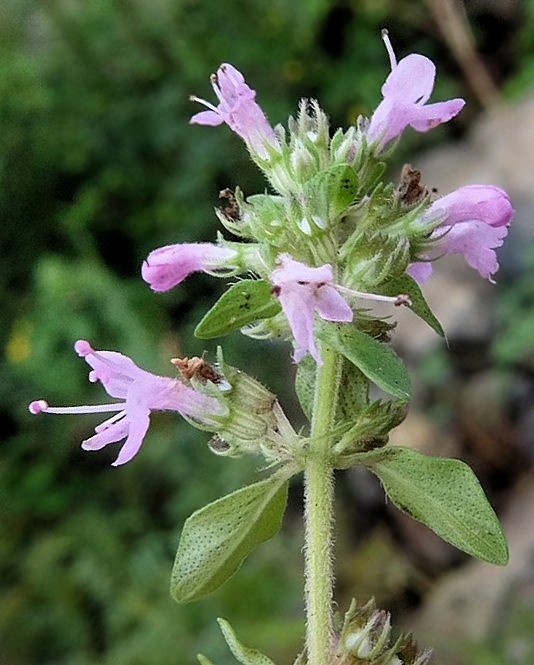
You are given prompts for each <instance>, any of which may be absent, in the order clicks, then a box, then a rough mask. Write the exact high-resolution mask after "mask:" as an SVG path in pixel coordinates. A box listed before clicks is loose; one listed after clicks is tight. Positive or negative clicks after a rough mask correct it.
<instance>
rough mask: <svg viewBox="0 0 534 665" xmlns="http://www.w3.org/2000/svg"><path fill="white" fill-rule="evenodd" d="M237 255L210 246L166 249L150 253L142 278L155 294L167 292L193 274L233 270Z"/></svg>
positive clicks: (200, 243)
mask: <svg viewBox="0 0 534 665" xmlns="http://www.w3.org/2000/svg"><path fill="white" fill-rule="evenodd" d="M236 256H237V252H236V251H235V250H233V249H229V248H228V247H222V246H221V245H215V244H213V243H210V242H196V243H179V244H176V245H166V246H165V247H160V248H159V249H155V250H154V251H152V252H150V254H149V255H148V256H147V258H146V260H145V261H144V262H143V266H142V268H141V275H142V277H143V279H144V280H145V282H147V283H148V284H150V287H151V288H152V290H153V291H159V292H162V291H168V290H169V289H171V288H172V287H173V286H176V285H177V284H179V283H180V282H182V281H183V280H184V279H185V278H186V277H187V276H188V275H190V274H191V273H193V272H198V271H202V272H213V271H217V270H221V269H225V268H233V267H235V266H233V265H232V260H233V259H234V258H235V257H236Z"/></svg>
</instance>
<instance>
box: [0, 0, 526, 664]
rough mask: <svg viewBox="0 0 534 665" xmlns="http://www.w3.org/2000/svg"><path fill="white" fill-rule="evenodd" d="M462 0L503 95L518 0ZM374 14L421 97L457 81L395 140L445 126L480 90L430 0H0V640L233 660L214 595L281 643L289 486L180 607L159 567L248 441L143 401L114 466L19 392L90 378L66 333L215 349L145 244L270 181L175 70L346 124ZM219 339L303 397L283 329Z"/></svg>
mask: <svg viewBox="0 0 534 665" xmlns="http://www.w3.org/2000/svg"><path fill="white" fill-rule="evenodd" d="M416 5H418V6H417V7H416ZM469 9H470V16H471V19H472V22H473V25H474V29H475V34H476V38H477V43H478V45H479V48H480V50H481V52H482V54H483V56H484V57H486V59H487V62H488V64H489V66H490V68H491V71H492V74H493V75H494V78H495V79H496V80H497V81H498V83H499V85H500V86H501V87H502V89H503V90H504V91H505V94H509V95H510V96H518V95H521V93H522V91H523V90H524V88H525V86H526V85H527V83H528V81H529V80H531V79H532V72H533V71H534V45H533V42H532V34H533V31H532V29H531V28H532V25H533V22H534V3H533V2H532V0H529V1H527V2H524V3H522V4H521V3H518V4H517V8H516V10H514V11H513V12H512V13H511V14H510V15H509V16H508V18H503V17H502V16H500V15H499V14H498V12H497V13H495V11H494V7H493V4H492V3H490V2H488V3H484V2H478V3H473V7H470V8H469ZM384 25H387V26H388V27H389V29H390V32H391V34H392V37H393V41H394V44H395V46H396V48H397V51H398V53H400V54H404V53H406V52H409V51H410V52H411V51H421V52H424V53H425V54H427V55H429V56H431V57H433V58H434V59H435V60H436V61H437V62H438V63H439V70H440V77H439V79H438V85H437V89H436V92H435V96H436V99H438V98H443V97H446V96H447V95H449V96H460V95H461V96H466V97H467V98H468V99H470V101H471V102H472V103H471V110H470V111H468V112H466V113H465V114H463V115H462V117H461V120H460V122H459V123H455V124H454V126H453V125H451V126H447V127H444V128H440V129H438V130H435V131H434V132H433V133H432V134H430V135H428V136H424V137H423V136H422V135H415V133H410V134H409V135H407V136H406V141H405V142H404V144H403V150H404V151H405V152H404V154H406V153H407V151H413V150H416V149H417V147H418V146H420V145H423V144H424V145H425V146H429V145H431V144H432V143H437V142H440V141H443V140H447V139H449V140H452V139H456V138H458V136H457V135H458V134H461V133H462V132H463V131H464V130H465V129H466V128H467V127H468V126H469V124H470V122H471V121H472V120H473V119H474V118H475V117H476V114H477V112H478V107H477V102H476V100H474V99H473V98H472V95H471V93H470V90H469V88H468V86H467V84H466V83H465V81H464V79H463V77H462V76H461V75H460V73H459V70H458V68H457V66H456V64H455V62H454V60H453V58H452V57H451V55H450V53H449V51H448V49H447V48H446V46H445V45H444V42H443V39H442V38H441V36H440V35H439V33H438V31H437V28H436V26H435V25H434V23H433V21H432V18H431V16H430V14H429V11H428V9H427V6H426V5H425V4H424V3H416V2H412V1H411V0H380V1H371V0H369V1H366V0H361V1H359V2H357V1H353V2H348V1H347V2H328V1H327V0H309V1H306V2H301V3H287V2H284V1H282V0H270V1H269V2H267V1H266V0H225V1H224V2H200V1H198V0H152V1H151V2H147V1H145V0H91V2H86V1H85V0H63V1H62V0H46V1H44V2H40V3H35V2H32V1H31V0H4V2H3V3H2V5H1V7H0V100H1V103H0V127H1V132H0V216H1V219H2V230H1V232H0V240H1V244H2V265H1V270H0V307H1V310H2V312H3V322H4V325H3V326H2V328H1V330H0V348H2V349H3V357H2V361H1V365H0V398H1V425H0V427H1V430H2V449H1V451H2V452H1V457H0V488H1V489H0V491H1V493H2V497H1V511H2V519H1V522H0V585H1V587H2V601H1V603H0V661H1V662H3V663H6V664H8V665H30V664H32V665H33V664H36V663H39V664H43V665H44V664H52V663H53V664H54V665H62V664H67V663H68V664H69V665H89V664H92V665H94V664H95V663H98V664H101V665H112V664H113V665H117V664H119V665H137V664H138V663H139V664H141V663H142V664H143V665H167V663H168V664H169V665H171V664H172V665H181V664H182V663H183V664H185V663H187V662H192V658H193V656H194V654H195V653H196V651H198V650H200V649H202V651H204V652H206V653H209V654H210V656H211V657H212V658H213V659H214V660H215V661H216V662H217V663H220V664H224V663H229V662H230V660H229V656H228V655H227V653H226V651H225V649H224V647H223V645H222V640H221V639H220V638H219V634H218V629H217V627H216V624H215V622H214V618H215V616H225V617H228V618H229V619H231V620H232V623H233V624H234V625H236V626H237V627H238V628H239V632H240V635H243V638H244V639H245V638H246V641H249V642H251V643H255V644H256V645H257V646H258V647H260V648H263V649H265V650H266V651H268V652H269V653H270V654H271V655H272V656H273V657H274V658H276V657H277V656H278V657H280V658H282V659H284V658H285V660H288V659H289V655H288V654H290V653H294V652H296V650H297V649H298V645H299V640H300V632H301V629H302V626H301V625H300V612H301V594H302V591H301V588H300V580H299V575H300V565H301V562H300V551H299V550H300V547H301V540H300V522H299V517H298V509H299V506H298V504H299V489H298V487H297V488H295V489H294V490H293V496H292V505H293V506H294V510H293V511H292V512H290V514H289V518H288V519H287V524H286V530H285V534H284V536H283V537H282V538H278V539H276V540H275V541H273V542H272V543H271V544H270V545H269V546H267V547H263V548H261V549H260V550H259V551H258V552H257V553H256V554H255V556H254V557H253V558H252V559H251V560H250V561H249V562H247V563H246V565H245V566H244V568H243V570H242V571H241V573H240V575H239V576H237V577H236V578H234V579H233V580H232V581H231V582H230V583H229V584H228V585H226V586H225V587H223V588H222V589H221V590H220V591H219V592H217V593H216V594H214V595H213V596H212V597H211V598H209V599H207V600H204V601H201V602H199V603H197V604H193V605H190V606H189V605H188V606H181V607H179V606H177V605H175V604H174V603H173V601H172V600H171V599H170V595H169V592H168V587H169V578H170V570H171V565H172V558H173V555H174V550H175V548H176V544H177V540H178V534H179V530H180V528H181V525H182V523H183V521H184V520H185V518H186V517H187V516H188V515H189V514H190V513H191V512H192V511H193V510H195V509H196V508H198V507H200V506H201V505H203V504H204V503H207V502H208V501H210V500H212V499H214V498H215V497H217V496H218V495H219V494H221V493H223V492H225V491H228V490H229V489H233V488H237V487H239V486H240V485H241V484H243V483H244V482H246V481H248V480H250V479H251V478H252V477H253V474H254V473H255V471H257V469H256V468H255V466H254V463H253V462H251V461H250V460H245V459H243V460H236V461H227V460H221V459H219V458H216V457H214V456H213V455H211V454H210V453H209V451H208V449H207V447H206V445H205V443H206V437H205V436H203V435H202V434H199V433H198V432H196V431H194V430H191V429H190V428H188V427H187V426H185V425H184V424H182V423H180V422H177V421H176V420H175V419H174V418H172V417H170V416H166V415H164V414H161V415H159V416H158V417H157V418H155V419H154V420H155V421H156V422H155V426H154V427H152V428H151V430H150V434H149V436H148V439H147V442H146V444H145V446H144V447H143V451H142V453H141V455H140V456H139V457H138V458H136V460H135V461H134V462H132V463H131V464H129V465H128V466H127V467H125V468H121V469H111V468H109V467H108V464H109V463H110V462H111V461H112V459H113V455H114V453H113V451H109V452H108V451H101V452H100V453H98V454H95V455H91V454H88V453H82V452H81V451H80V450H79V445H78V444H79V441H80V440H81V439H82V438H84V437H85V436H86V435H87V433H88V432H89V431H90V429H91V427H92V426H93V421H92V419H91V418H90V417H87V418H79V417H74V418H52V417H50V418H48V417H42V418H39V419H31V417H30V416H29V415H28V413H27V411H26V404H27V402H28V401H29V400H30V399H33V398H37V397H41V396H43V397H46V398H47V399H48V400H49V401H50V402H51V403H57V404H62V403H69V404H71V403H72V404H75V403H90V402H91V401H95V402H96V401H98V400H99V398H100V397H101V391H99V390H98V388H96V387H95V388H94V389H93V388H92V387H91V386H90V385H89V384H88V383H87V380H86V369H85V366H84V364H83V362H81V361H80V360H79V359H78V358H76V356H75V354H74V353H73V352H72V351H71V348H72V342H73V341H74V340H75V339H77V338H79V337H84V338H88V339H90V340H91V341H92V342H93V343H94V344H95V346H97V347H100V348H117V349H120V350H122V351H123V352H124V353H127V354H129V355H131V356H133V357H134V358H135V359H136V360H137V361H138V362H139V364H141V365H144V366H145V367H147V369H151V370H153V371H158V372H166V371H168V368H170V366H169V365H168V359H169V358H170V357H173V356H176V355H193V354H199V353H201V352H202V350H203V349H204V348H208V350H210V351H213V350H214V348H215V345H214V344H212V343H208V344H205V343H204V342H200V341H198V340H195V339H194V338H193V337H192V334H191V331H192V328H193V327H194V324H195V323H196V322H197V321H198V319H199V318H200V315H201V314H202V313H203V312H204V311H205V310H206V309H207V307H208V305H209V303H211V302H213V300H214V298H215V296H216V295H217V294H218V293H219V290H220V284H219V283H218V282H216V280H212V279H210V278H206V277H203V276H195V277H194V278H192V279H190V280H189V281H188V283H187V286H186V287H185V288H179V289H176V290H174V291H172V292H171V293H170V294H168V295H164V296H155V295H154V294H151V293H150V291H149V289H148V287H147V286H146V285H145V284H144V283H143V282H142V281H141V280H140V278H139V267H140V264H141V261H142V259H143V258H144V256H145V255H146V254H147V253H148V252H149V251H150V250H151V249H153V248H155V247H157V246H160V245H163V244H167V243H171V242H179V241H184V240H192V239H195V240H211V239H212V238H213V236H214V232H215V229H216V221H215V216H214V214H213V211H212V208H213V206H214V205H217V201H218V198H217V195H218V191H219V190H221V189H222V188H224V187H226V186H230V187H233V186H235V185H236V184H239V185H240V186H241V187H242V188H243V189H244V191H245V193H254V192H257V191H261V190H262V189H263V188H264V187H265V184H264V183H263V182H262V181H261V179H260V176H259V175H258V174H257V173H256V172H255V170H254V168H253V167H252V165H250V164H249V162H248V159H247V155H246V153H245V151H244V149H243V147H242V145H241V144H240V142H239V140H238V139H236V138H235V137H234V136H232V135H231V133H230V132H229V131H227V130H226V129H224V128H221V129H219V130H210V129H208V128H203V127H190V126H189V125H188V118H189V117H190V115H191V113H192V112H194V111H195V107H194V105H192V104H191V103H190V102H189V101H188V96H189V94H191V93H195V94H198V95H200V96H206V97H207V96H210V95H211V91H210V89H209V84H208V75H209V73H210V72H212V71H214V70H215V69H216V67H217V66H218V65H219V63H220V62H223V61H230V62H232V63H233V64H234V65H236V66H237V67H239V68H241V69H242V70H243V71H244V72H245V73H246V75H247V78H248V79H249V81H250V82H251V84H252V85H253V86H254V87H256V88H257V90H258V96H259V99H260V101H261V104H262V106H264V108H265V109H266V111H267V114H268V116H269V117H270V119H271V120H272V121H273V122H282V121H285V119H286V116H287V115H288V114H289V113H292V112H294V110H295V108H296V103H297V100H298V99H299V97H301V96H316V97H317V98H319V99H320V101H321V104H322V105H323V107H324V108H326V109H327V110H328V112H329V113H330V115H331V118H332V122H333V124H334V125H335V124H347V123H349V122H351V121H353V120H354V119H355V118H356V116H357V115H358V114H359V113H370V112H371V111H372V109H373V107H374V106H375V105H376V103H377V102H378V100H379V89H380V85H381V82H382V80H383V78H384V76H385V75H386V73H387V71H388V63H387V59H386V56H385V52H384V49H383V46H382V44H381V42H380V39H379V30H380V28H381V27H383V26H384ZM402 156H403V154H400V155H399V161H400V160H401V159H402ZM529 266H530V268H532V262H530V264H529ZM529 274H530V275H531V273H529ZM531 285H532V279H531V278H530V277H528V275H527V276H525V277H524V279H523V281H522V282H521V288H520V290H515V291H511V290H508V291H506V290H505V292H504V297H503V300H502V304H501V305H500V307H501V309H500V311H501V312H502V316H503V321H504V324H506V322H507V321H509V320H510V316H511V315H510V312H512V316H513V314H514V312H516V311H518V310H521V308H523V309H524V308H525V307H526V305H525V303H528V302H530V300H531V298H532V286H531ZM529 299H530V300H529ZM531 316H532V315H531V314H530V317H531ZM528 330H529V328H528V326H527V325H526V324H525V326H523V327H521V329H520V330H517V329H516V334H517V335H518V339H519V341H518V343H517V344H513V343H510V341H509V336H508V335H504V334H503V335H502V336H501V338H500V341H498V344H497V346H496V357H497V359H498V361H499V362H501V363H503V364H504V365H505V366H509V365H510V363H512V364H513V363H514V362H516V360H517V354H518V353H519V352H520V351H519V346H518V345H522V347H521V348H524V349H526V348H527V347H528V344H529V336H528ZM225 348H226V358H227V359H228V360H229V361H230V362H231V363H233V364H236V365H239V364H241V365H242V366H246V368H247V369H248V371H250V372H251V373H253V374H255V375H256V376H258V378H261V379H262V380H264V381H265V382H266V383H268V384H269V385H270V386H272V387H273V389H274V390H275V391H278V392H279V393H280V394H281V395H282V398H283V399H284V401H285V403H286V404H287V405H288V409H289V411H293V412H294V416H295V417H296V418H297V419H298V418H302V415H301V414H300V412H299V411H298V407H297V406H296V404H295V403H294V402H292V401H291V400H292V399H293V398H292V396H291V395H290V394H287V385H288V383H289V381H288V380H287V373H288V372H289V371H291V368H288V367H287V360H286V358H287V349H282V348H277V347H276V346H273V345H263V346H262V345H261V344H259V343H252V342H250V341H247V340H246V339H243V338H239V337H238V336H237V335H232V336H230V337H229V338H228V340H227V342H226V343H225ZM438 370H439V368H438ZM432 371H433V370H432ZM432 371H431V374H432ZM439 371H441V370H439ZM440 376H441V374H440ZM346 519H347V520H348V519H349V517H347V518H346ZM384 538H385V540H384V542H386V541H387V537H386V536H384ZM380 547H381V546H380ZM348 550H350V547H349V548H348V549H347V551H348ZM374 551H375V552H376V550H374ZM346 580H347V581H346V582H345V586H349V587H350V576H347V577H346ZM341 586H342V589H343V581H342V585H341ZM349 593H350V591H349ZM252 606H254V615H253V614H252V611H251V608H252ZM525 623H526V622H525ZM485 648H486V647H484V649H485ZM477 657H478V659H479V660H477V661H476V662H477V663H478V662H480V663H486V662H488V663H489V662H491V663H493V662H496V663H497V662H499V663H500V662H504V661H500V660H498V661H494V660H491V661H490V660H484V655H483V652H481V655H478V656H477ZM491 657H494V654H493V656H491ZM473 662H475V661H473ZM525 662H526V661H525Z"/></svg>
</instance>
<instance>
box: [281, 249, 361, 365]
mask: <svg viewBox="0 0 534 665" xmlns="http://www.w3.org/2000/svg"><path fill="white" fill-rule="evenodd" d="M278 261H279V265H280V267H279V268H275V270H273V272H272V273H271V282H272V284H273V291H274V293H275V294H276V295H277V296H278V298H279V300H280V304H281V305H282V309H283V311H284V314H285V315H286V317H287V320H288V323H289V326H290V328H291V331H292V333H293V336H294V338H295V342H296V348H295V352H294V354H293V358H294V360H295V362H299V361H300V360H301V359H302V358H303V357H304V356H305V355H306V353H310V354H311V355H312V356H313V358H315V360H316V361H317V363H319V364H320V363H321V357H320V355H319V350H318V349H317V345H316V343H315V338H314V335H313V318H314V312H315V311H317V313H318V314H319V316H320V317H321V318H323V319H325V320H326V321H352V317H353V313H352V310H351V308H350V307H349V305H348V304H347V302H346V301H345V300H344V298H343V297H342V296H341V295H340V294H339V293H338V291H337V290H336V287H335V286H334V285H333V282H334V273H333V270H332V266H331V265H329V264H325V265H323V266H320V267H318V268H310V266H307V265H306V264H305V263H300V261H295V260H294V259H292V258H291V257H290V256H289V254H281V255H280V257H279V259H278Z"/></svg>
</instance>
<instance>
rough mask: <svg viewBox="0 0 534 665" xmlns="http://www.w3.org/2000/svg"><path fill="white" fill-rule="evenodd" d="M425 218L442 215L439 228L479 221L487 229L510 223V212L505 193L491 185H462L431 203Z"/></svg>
mask: <svg viewBox="0 0 534 665" xmlns="http://www.w3.org/2000/svg"><path fill="white" fill-rule="evenodd" d="M427 214H428V216H429V217H430V216H433V215H441V216H443V225H444V226H452V225H454V224H457V223H458V222H467V221H469V220H480V221H483V222H484V223H485V224H488V225H490V226H505V225H507V224H509V223H510V221H511V219H512V216H513V214H514V209H513V207H512V203H511V201H510V198H509V196H508V194H507V193H506V192H505V191H504V190H503V189H501V188H500V187H495V186H494V185H466V186H465V187H460V188H459V189H456V190H455V191H454V192H451V193H450V194H447V195H446V196H442V197H441V198H439V199H438V200H437V201H436V202H435V203H433V204H432V205H431V206H430V208H429V210H428V213H427Z"/></svg>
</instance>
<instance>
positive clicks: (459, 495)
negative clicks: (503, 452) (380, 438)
mask: <svg viewBox="0 0 534 665" xmlns="http://www.w3.org/2000/svg"><path fill="white" fill-rule="evenodd" d="M359 461H360V462H361V463H362V464H364V465H365V466H367V467H368V468H369V469H370V470H371V471H372V472H373V473H375V474H376V475H377V476H378V477H379V478H380V480H381V481H382V484H383V485H384V488H385V490H386V493H387V495H388V496H389V498H390V499H391V500H392V501H393V503H394V504H395V505H396V506H397V507H398V508H400V509H401V510H402V511H404V512H405V513H407V514H408V515H410V516H411V517H413V518H414V519H416V520H419V521H420V522H423V524H426V525H427V526H428V527H430V528H431V529H432V530H433V531H435V532H436V533H437V534H438V536H441V538H443V540H446V541H447V542H448V543H451V545H454V546H455V547H457V548H458V549H460V550H463V551H464V552H467V554H471V555H472V556H475V557H477V558H478V559H482V561H488V562H489V563H495V564H499V565H504V564H506V563H507V561H508V546H507V544H506V538H505V536H504V533H503V531H502V528H501V525H500V523H499V520H498V518H497V516H496V515H495V512H494V511H493V508H492V507H491V506H490V504H489V502H488V500H487V498H486V495H485V494H484V490H483V489H482V487H481V486H480V483H479V482H478V479H477V477H476V476H475V474H474V473H473V471H472V470H471V468H470V467H469V466H468V465H467V464H465V463H464V462H461V461H460V460H456V459H445V458H440V457H430V456H429V455H423V454H421V453H419V452H417V451H415V450H411V449H410V448H401V447H388V448H382V449H381V450H376V451H373V452H370V453H364V454H362V455H361V456H360V460H359Z"/></svg>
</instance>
